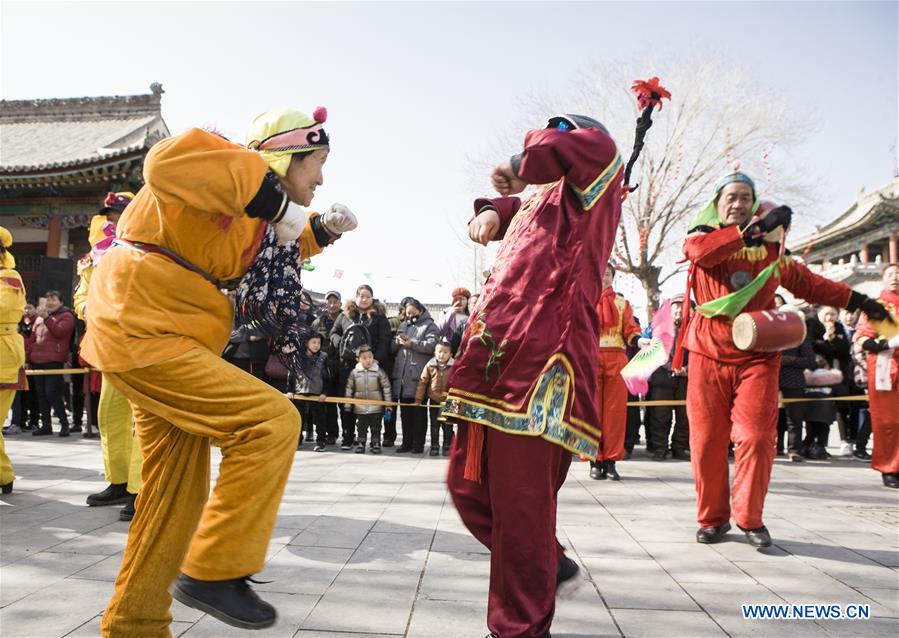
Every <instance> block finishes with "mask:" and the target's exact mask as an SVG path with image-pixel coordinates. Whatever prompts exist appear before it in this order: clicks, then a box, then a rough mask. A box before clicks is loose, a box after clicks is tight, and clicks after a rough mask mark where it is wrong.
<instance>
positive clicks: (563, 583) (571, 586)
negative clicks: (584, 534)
mask: <svg viewBox="0 0 899 638" xmlns="http://www.w3.org/2000/svg"><path fill="white" fill-rule="evenodd" d="M580 573H581V568H580V566H579V565H578V564H577V563H576V562H574V561H573V560H571V559H570V558H568V557H567V556H562V560H560V561H559V566H558V567H557V568H556V597H557V598H568V597H569V596H571V595H572V594H573V593H574V592H575V591H577V589H578V588H579V587H580V586H581V585H582V584H583V579H582V578H580Z"/></svg>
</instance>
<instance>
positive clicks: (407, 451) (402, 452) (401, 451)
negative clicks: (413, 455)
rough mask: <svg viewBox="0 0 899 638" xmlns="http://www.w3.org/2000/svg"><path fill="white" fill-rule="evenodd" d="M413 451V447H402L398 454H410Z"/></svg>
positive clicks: (397, 451) (399, 448) (398, 449)
mask: <svg viewBox="0 0 899 638" xmlns="http://www.w3.org/2000/svg"><path fill="white" fill-rule="evenodd" d="M411 451H412V448H411V447H406V446H405V445H401V446H399V447H398V448H397V449H396V453H397V454H408V453H409V452H411Z"/></svg>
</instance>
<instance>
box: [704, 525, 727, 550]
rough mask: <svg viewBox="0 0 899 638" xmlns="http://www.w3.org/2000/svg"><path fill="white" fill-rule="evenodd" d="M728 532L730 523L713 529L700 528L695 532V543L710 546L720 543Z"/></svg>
mask: <svg viewBox="0 0 899 638" xmlns="http://www.w3.org/2000/svg"><path fill="white" fill-rule="evenodd" d="M729 531H730V523H725V524H724V525H717V526H715V527H700V528H699V529H698V530H696V542H697V543H704V544H706V545H710V544H712V543H720V542H721V541H723V540H724V535H725V534H727V533H728V532H729Z"/></svg>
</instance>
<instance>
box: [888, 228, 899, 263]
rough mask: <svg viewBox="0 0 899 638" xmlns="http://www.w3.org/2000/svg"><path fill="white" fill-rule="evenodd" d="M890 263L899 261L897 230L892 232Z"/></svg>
mask: <svg viewBox="0 0 899 638" xmlns="http://www.w3.org/2000/svg"><path fill="white" fill-rule="evenodd" d="M890 263H891V264H895V263H899V246H897V240H896V231H895V230H894V231H893V232H891V233H890Z"/></svg>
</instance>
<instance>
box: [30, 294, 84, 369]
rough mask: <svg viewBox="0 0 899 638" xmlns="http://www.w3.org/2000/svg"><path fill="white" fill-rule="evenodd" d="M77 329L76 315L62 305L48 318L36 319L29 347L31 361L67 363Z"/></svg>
mask: <svg viewBox="0 0 899 638" xmlns="http://www.w3.org/2000/svg"><path fill="white" fill-rule="evenodd" d="M74 331H75V315H73V314H72V311H71V310H69V309H68V308H65V307H62V308H60V309H59V310H57V311H56V312H54V313H53V314H51V315H49V316H48V317H47V318H46V319H43V320H40V321H36V322H35V324H34V329H33V330H32V331H31V338H30V339H29V341H30V344H29V346H30V347H29V348H28V362H29V363H65V362H66V361H68V360H69V347H70V344H71V343H72V333H73V332H74Z"/></svg>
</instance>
